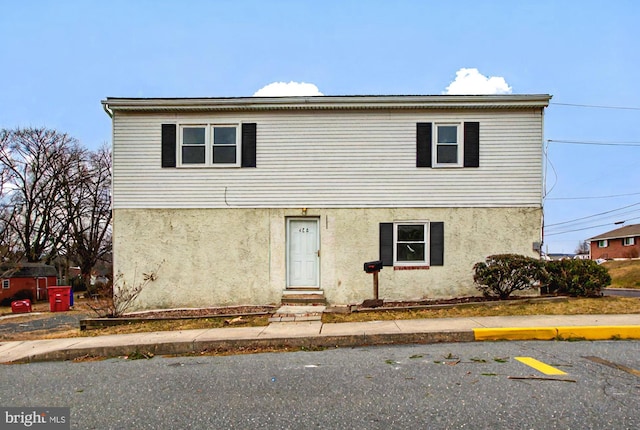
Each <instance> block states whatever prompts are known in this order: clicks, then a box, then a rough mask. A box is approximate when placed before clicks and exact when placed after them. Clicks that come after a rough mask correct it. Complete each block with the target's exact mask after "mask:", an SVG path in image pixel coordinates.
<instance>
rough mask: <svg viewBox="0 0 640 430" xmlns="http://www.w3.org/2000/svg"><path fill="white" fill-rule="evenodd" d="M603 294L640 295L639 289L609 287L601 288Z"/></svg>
mask: <svg viewBox="0 0 640 430" xmlns="http://www.w3.org/2000/svg"><path fill="white" fill-rule="evenodd" d="M603 294H604V295H605V296H621V297H640V289H630V288H628V289H610V288H605V289H604V290H603Z"/></svg>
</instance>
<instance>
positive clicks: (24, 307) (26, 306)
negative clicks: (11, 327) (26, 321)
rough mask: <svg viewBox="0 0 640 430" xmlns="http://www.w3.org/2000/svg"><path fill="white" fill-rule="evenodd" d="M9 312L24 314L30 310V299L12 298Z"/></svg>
mask: <svg viewBox="0 0 640 430" xmlns="http://www.w3.org/2000/svg"><path fill="white" fill-rule="evenodd" d="M11 312H13V313H14V314H26V313H27V312H31V300H29V299H25V300H14V301H12V302H11Z"/></svg>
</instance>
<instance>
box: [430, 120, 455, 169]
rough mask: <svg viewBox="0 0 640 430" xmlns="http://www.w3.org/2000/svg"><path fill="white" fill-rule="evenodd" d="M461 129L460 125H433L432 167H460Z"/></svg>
mask: <svg viewBox="0 0 640 430" xmlns="http://www.w3.org/2000/svg"><path fill="white" fill-rule="evenodd" d="M461 129H462V127H461V126H460V124H455V123H452V124H435V127H434V128H433V133H434V136H433V141H434V142H435V151H433V157H434V159H433V166H435V167H459V166H462V138H461V136H460V134H461Z"/></svg>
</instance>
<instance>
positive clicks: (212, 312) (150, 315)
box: [116, 306, 277, 319]
mask: <svg viewBox="0 0 640 430" xmlns="http://www.w3.org/2000/svg"><path fill="white" fill-rule="evenodd" d="M276 309H277V308H276V307H275V306H230V307H224V308H202V309H167V310H158V311H145V312H133V313H128V314H126V315H123V316H122V318H125V319H128V318H136V319H169V318H206V317H215V316H231V315H252V314H265V313H272V312H275V311H276ZM116 319H117V318H116Z"/></svg>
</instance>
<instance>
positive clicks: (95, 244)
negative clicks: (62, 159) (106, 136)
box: [65, 145, 112, 285]
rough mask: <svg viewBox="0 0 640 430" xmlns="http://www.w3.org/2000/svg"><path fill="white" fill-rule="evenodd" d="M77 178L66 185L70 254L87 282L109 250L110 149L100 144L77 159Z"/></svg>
mask: <svg viewBox="0 0 640 430" xmlns="http://www.w3.org/2000/svg"><path fill="white" fill-rule="evenodd" d="M77 171H78V173H77V175H76V177H77V180H76V181H70V182H69V183H68V187H67V188H66V189H65V200H66V201H65V207H66V209H67V211H68V217H69V220H70V232H69V233H70V249H69V252H70V255H72V256H73V257H74V259H75V260H76V261H77V263H78V265H79V266H80V272H81V273H82V277H83V279H84V281H85V284H86V285H88V282H89V279H90V276H91V272H92V270H93V268H94V267H95V265H96V263H98V261H99V260H100V259H101V258H103V257H104V256H105V255H106V254H108V253H109V252H110V251H111V216H112V215H111V151H110V150H109V148H108V147H107V146H106V145H103V146H102V147H101V148H99V149H98V150H97V151H95V152H89V153H88V154H87V158H86V159H85V160H83V161H81V162H79V163H78V166H77Z"/></svg>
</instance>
